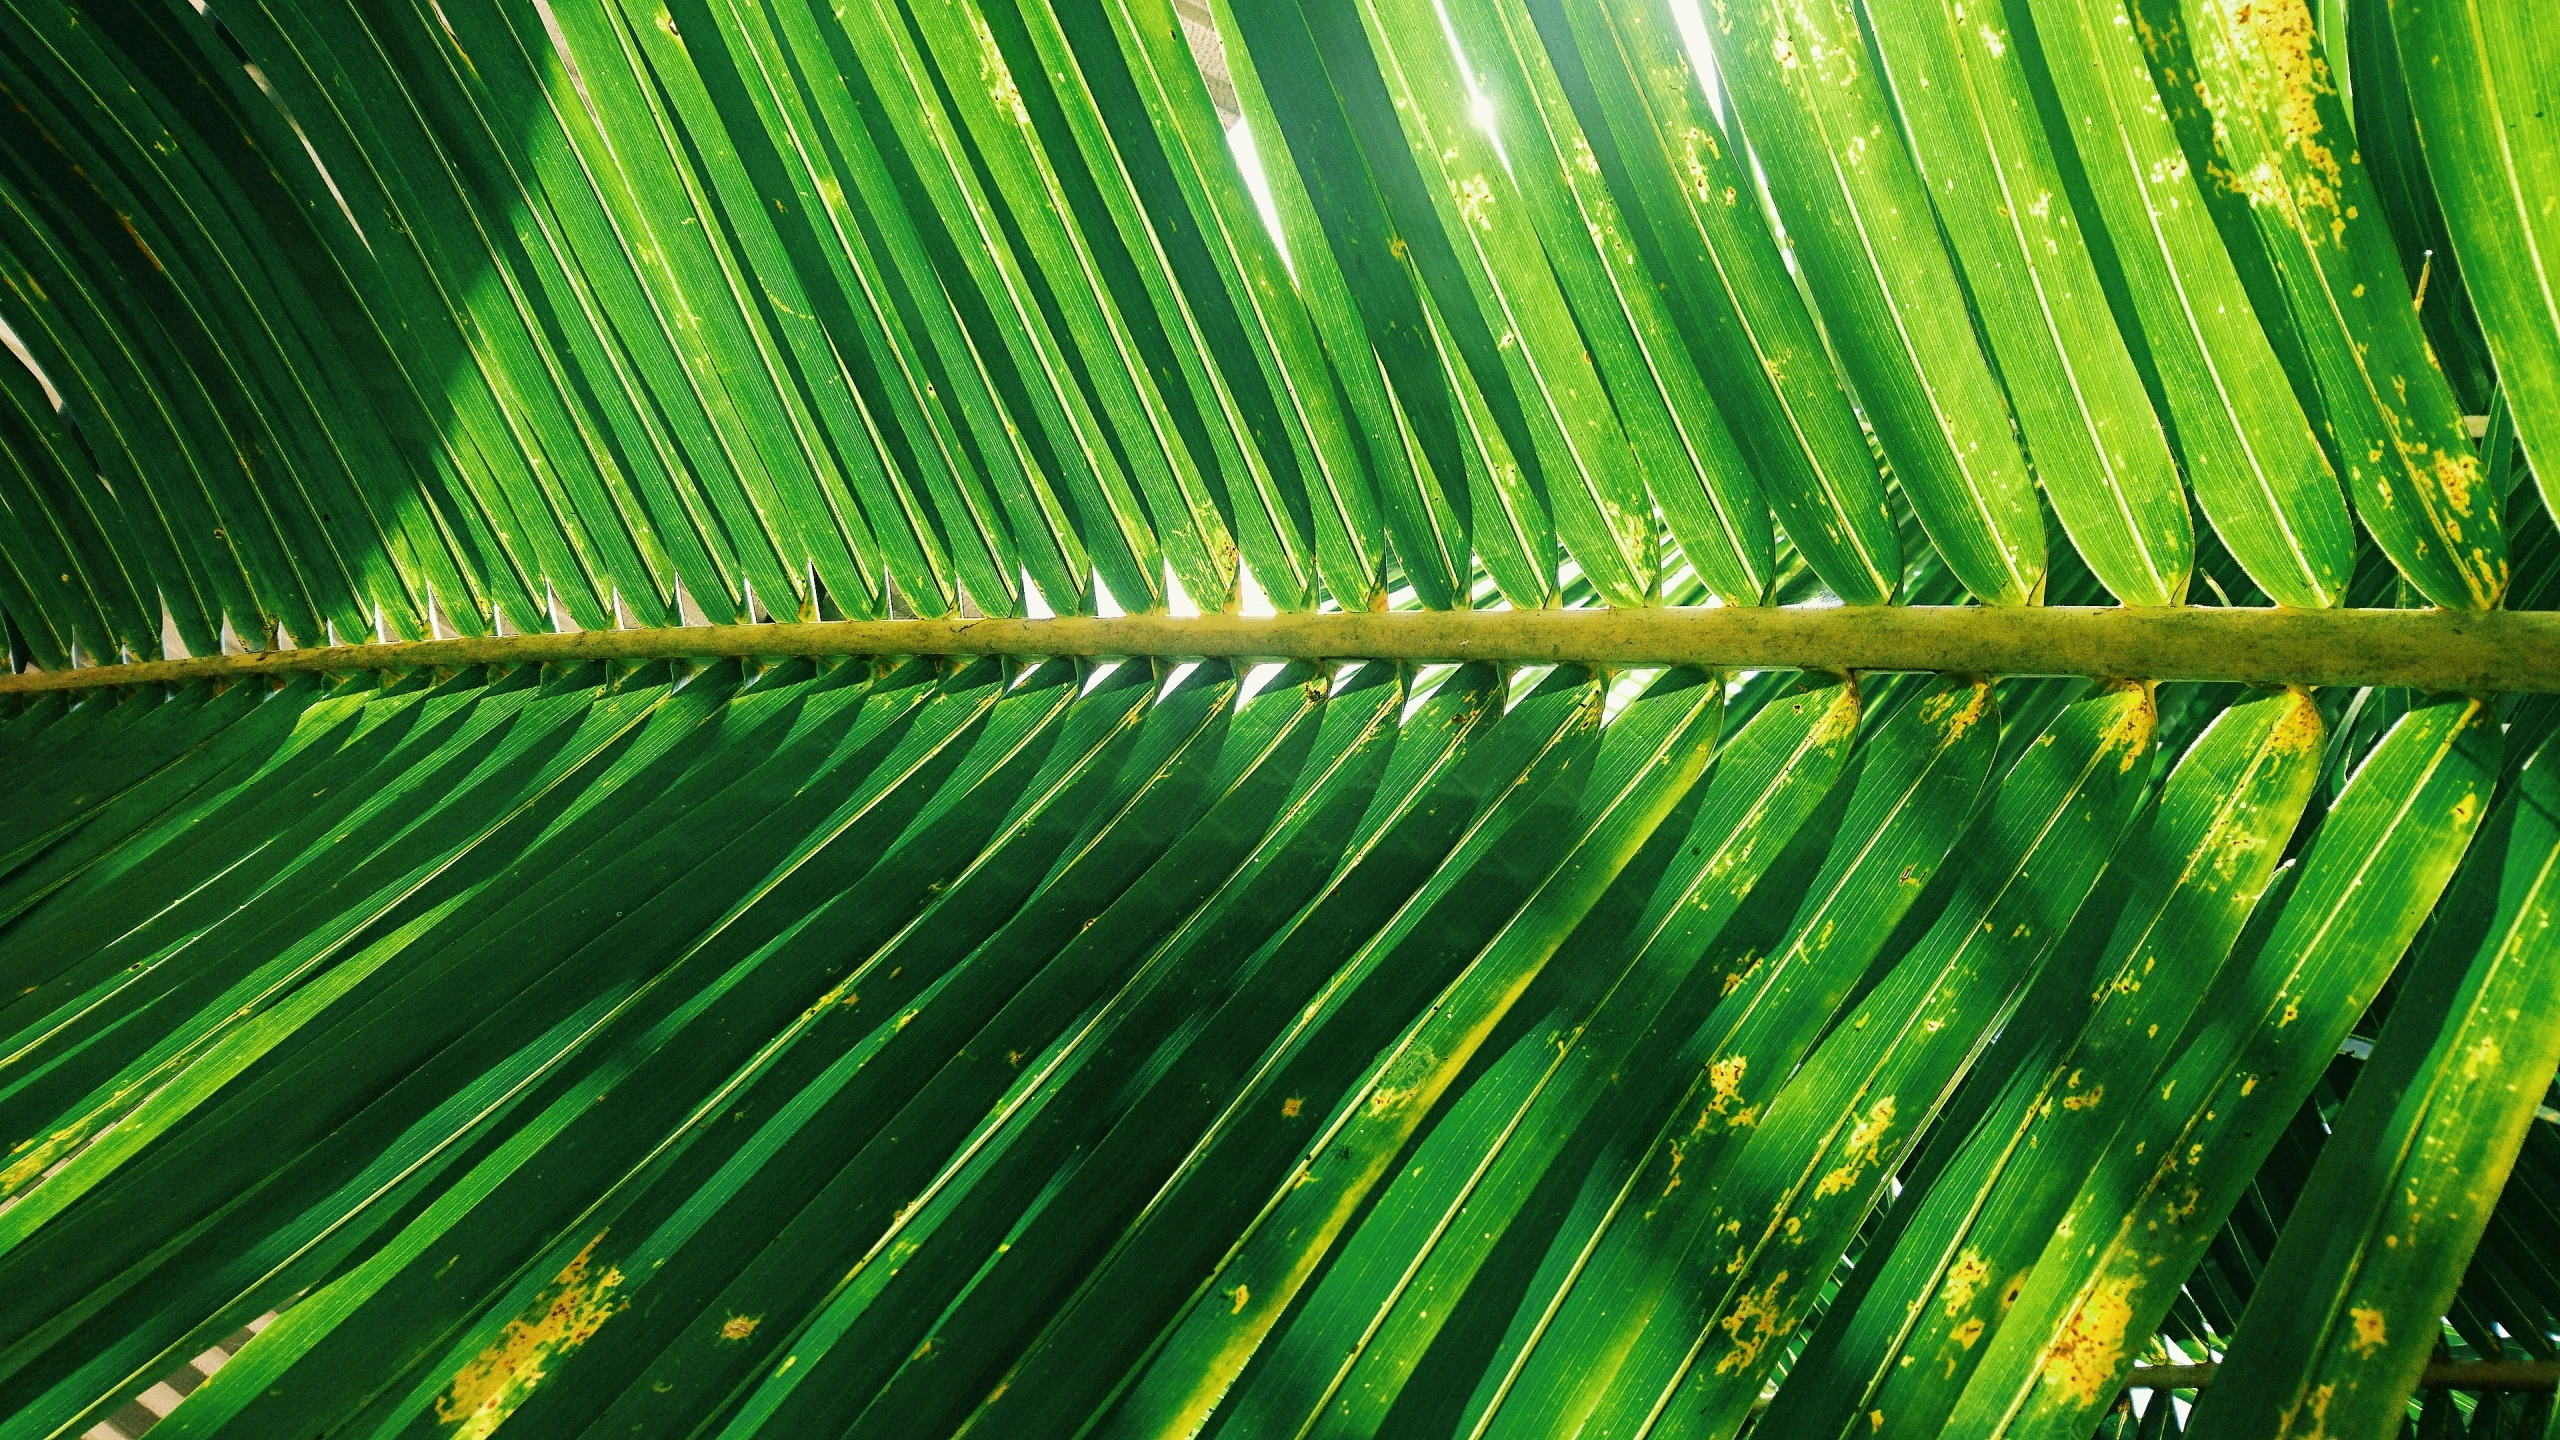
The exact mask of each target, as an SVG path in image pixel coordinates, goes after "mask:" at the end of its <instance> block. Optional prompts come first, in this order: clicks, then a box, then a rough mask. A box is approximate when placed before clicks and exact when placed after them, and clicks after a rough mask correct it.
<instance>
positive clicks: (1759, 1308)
mask: <svg viewBox="0 0 2560 1440" xmlns="http://www.w3.org/2000/svg"><path fill="white" fill-rule="evenodd" d="M1786 1283H1787V1272H1786V1271H1784V1270H1781V1271H1779V1272H1778V1273H1777V1274H1776V1275H1775V1276H1773V1277H1771V1278H1770V1281H1769V1283H1768V1284H1766V1285H1764V1286H1762V1287H1760V1288H1759V1289H1757V1290H1745V1291H1743V1292H1742V1298H1741V1299H1739V1300H1736V1301H1735V1302H1734V1303H1733V1313H1732V1314H1730V1315H1727V1316H1726V1317H1724V1319H1722V1320H1720V1321H1718V1322H1716V1323H1717V1324H1718V1325H1719V1326H1720V1327H1721V1328H1722V1329H1723V1330H1724V1333H1726V1334H1727V1335H1730V1336H1732V1337H1733V1348H1732V1349H1730V1350H1727V1351H1726V1352H1724V1358H1722V1359H1720V1360H1718V1361H1716V1373H1717V1374H1719V1375H1730V1374H1732V1373H1734V1372H1735V1371H1737V1370H1739V1371H1743V1372H1745V1373H1748V1372H1749V1371H1750V1370H1751V1369H1752V1367H1753V1366H1755V1365H1757V1364H1758V1363H1759V1361H1760V1355H1761V1352H1762V1351H1764V1350H1766V1349H1768V1348H1769V1342H1770V1341H1772V1340H1777V1339H1780V1338H1783V1337H1784V1336H1785V1335H1786V1333H1787V1332H1788V1331H1790V1330H1793V1329H1794V1328H1796V1322H1795V1321H1793V1320H1790V1319H1788V1318H1786V1314H1785V1307H1784V1306H1783V1305H1782V1304H1781V1303H1780V1302H1779V1299H1778V1292H1779V1290H1780V1289H1781V1288H1783V1287H1784V1286H1785V1285H1786Z"/></svg>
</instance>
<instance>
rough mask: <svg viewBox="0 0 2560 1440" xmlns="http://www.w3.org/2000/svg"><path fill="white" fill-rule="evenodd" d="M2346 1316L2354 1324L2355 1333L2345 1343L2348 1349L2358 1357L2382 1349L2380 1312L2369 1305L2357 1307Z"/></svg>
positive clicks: (2382, 1336)
mask: <svg viewBox="0 0 2560 1440" xmlns="http://www.w3.org/2000/svg"><path fill="white" fill-rule="evenodd" d="M2347 1316H2348V1318H2349V1319H2352V1320H2353V1321H2355V1322H2356V1333H2355V1335H2354V1337H2353V1338H2352V1339H2350V1340H2348V1341H2347V1346H2348V1348H2349V1349H2352V1350H2354V1351H2355V1352H2356V1353H2357V1354H2358V1355H2370V1354H2372V1353H2373V1352H2374V1351H2376V1350H2379V1349H2381V1348H2382V1345H2383V1341H2384V1339H2385V1336H2384V1334H2383V1327H2382V1312H2381V1311H2380V1310H2378V1309H2375V1308H2374V1307H2373V1306H2371V1305H2358V1306H2356V1307H2355V1308H2353V1309H2351V1310H2349V1311H2348V1312H2347Z"/></svg>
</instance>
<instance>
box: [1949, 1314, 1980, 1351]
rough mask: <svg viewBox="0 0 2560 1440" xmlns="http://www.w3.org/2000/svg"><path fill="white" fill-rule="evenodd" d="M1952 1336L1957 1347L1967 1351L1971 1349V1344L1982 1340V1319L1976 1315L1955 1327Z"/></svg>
mask: <svg viewBox="0 0 2560 1440" xmlns="http://www.w3.org/2000/svg"><path fill="white" fill-rule="evenodd" d="M1954 1335H1955V1342H1956V1343H1957V1344H1958V1345H1961V1346H1963V1347H1964V1348H1965V1349H1967V1350H1970V1349H1972V1348H1973V1342H1975V1341H1976V1340H1979V1339H1981V1338H1982V1317H1981V1316H1979V1315H1976V1316H1974V1317H1973V1318H1972V1319H1970V1320H1967V1321H1966V1322H1964V1323H1963V1324H1961V1325H1959V1326H1957V1327H1956V1328H1955V1331H1954Z"/></svg>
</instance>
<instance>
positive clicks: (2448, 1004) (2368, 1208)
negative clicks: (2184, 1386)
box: [2193, 744, 2560, 1436]
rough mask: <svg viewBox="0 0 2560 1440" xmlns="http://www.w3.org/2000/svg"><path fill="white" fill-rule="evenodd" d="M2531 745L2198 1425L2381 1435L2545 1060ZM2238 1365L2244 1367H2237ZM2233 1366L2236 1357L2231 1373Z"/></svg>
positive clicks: (2212, 1430) (2517, 1138)
mask: <svg viewBox="0 0 2560 1440" xmlns="http://www.w3.org/2000/svg"><path fill="white" fill-rule="evenodd" d="M2553 754H2554V751H2553V749H2552V747H2551V746H2550V745H2548V744H2545V745H2544V746H2543V748H2542V750H2541V752H2540V753H2538V754H2537V755H2535V757H2534V758H2533V759H2532V760H2530V761H2528V762H2527V763H2526V764H2525V766H2524V767H2523V769H2522V770H2521V771H2520V772H2519V773H2518V774H2517V775H2516V777H2515V780H2514V788H2513V789H2512V790H2511V791H2509V792H2508V794H2507V795H2506V797H2505V798H2504V799H2502V800H2500V801H2499V803H2498V806H2497V808H2496V809H2495V810H2494V811H2492V812H2491V814H2490V816H2489V818H2488V820H2487V821H2485V822H2484V823H2483V824H2482V826H2481V828H2480V833H2479V836H2478V837H2477V838H2476V839H2475V840H2473V842H2472V847H2471V851H2470V857H2469V859H2468V860H2466V861H2465V863H2464V865H2463V869H2462V872H2461V873H2460V874H2459V875H2457V876H2456V877H2455V880H2454V882H2453V883H2454V890H2453V893H2452V894H2451V895H2449V896H2448V897H2447V898H2446V901H2445V904H2444V907H2443V909H2442V910H2441V911H2440V912H2439V915H2438V918H2437V921H2436V925H2435V929H2434V931H2433V933H2432V934H2431V935H2430V936H2429V937H2428V940H2427V943H2426V946H2425V948H2424V949H2423V950H2422V951H2421V952H2420V953H2419V954H2418V955H2417V956H2416V957H2415V958H2414V961H2413V969H2412V973H2411V974H2410V976H2409V978H2408V979H2407V980H2406V981H2405V982H2403V985H2402V987H2401V991H2400V994H2399V996H2398V997H2396V998H2395V1000H2394V1001H2393V1003H2392V1007H2391V1014H2390V1017H2389V1019H2388V1020H2387V1021H2386V1022H2385V1024H2384V1026H2383V1030H2382V1036H2381V1039H2380V1040H2379V1041H2378V1042H2377V1043H2376V1044H2375V1046H2374V1049H2373V1056H2372V1060H2371V1062H2370V1063H2369V1064H2368V1065H2367V1066H2366V1068H2365V1074H2364V1076H2363V1077H2362V1078H2361V1079H2359V1080H2358V1082H2357V1084H2356V1088H2355V1089H2354V1091H2352V1092H2351V1102H2350V1104H2349V1105H2348V1107H2347V1109H2346V1110H2345V1111H2343V1112H2342V1113H2341V1114H2340V1116H2339V1118H2338V1121H2337V1125H2336V1132H2335V1133H2336V1135H2337V1138H2338V1143H2337V1144H2335V1145H2333V1146H2331V1147H2329V1148H2327V1149H2325V1150H2324V1151H2323V1152H2322V1154H2321V1161H2320V1165H2319V1167H2318V1168H2317V1169H2315V1170H2314V1171H2313V1172H2312V1175H2311V1179H2310V1182H2309V1192H2310V1194H2311V1195H2312V1196H2314V1197H2316V1198H2315V1199H2313V1200H2312V1201H2311V1202H2310V1203H2307V1204H2305V1205H2303V1206H2302V1207H2301V1208H2300V1209H2299V1210H2297V1211H2296V1212H2295V1215H2294V1216H2293V1218H2292V1219H2291V1220H2290V1221H2289V1222H2288V1223H2287V1225H2286V1227H2285V1231H2284V1236H2283V1238H2282V1239H2280V1240H2279V1241H2278V1242H2277V1247H2276V1251H2275V1254H2274V1256H2273V1257H2272V1258H2271V1259H2270V1261H2269V1269H2268V1272H2267V1280H2266V1285H2267V1289H2266V1293H2267V1295H2268V1296H2270V1297H2275V1296H2283V1297H2286V1299H2285V1301H2284V1303H2283V1305H2282V1306H2281V1307H2280V1308H2272V1309H2269V1310H2268V1311H2267V1313H2266V1314H2265V1315H2264V1316H2263V1317H2258V1316H2257V1311H2256V1310H2255V1309H2253V1310H2252V1312H2251V1314H2252V1316H2253V1317H2256V1323H2254V1324H2253V1325H2251V1326H2250V1328H2249V1329H2247V1330H2245V1331H2243V1332H2242V1338H2241V1339H2240V1341H2239V1342H2238V1343H2237V1344H2236V1345H2235V1346H2234V1347H2233V1350H2232V1356H2231V1360H2232V1366H2233V1371H2234V1383H2233V1384H2231V1385H2228V1386H2224V1385H2216V1386H2215V1387H2214V1388H2213V1389H2212V1390H2211V1391H2210V1392H2209V1394H2208V1396H2207V1397H2206V1399H2205V1401H2204V1403H2203V1404H2202V1405H2201V1406H2200V1407H2199V1409H2198V1412H2197V1414H2196V1416H2195V1424H2194V1427H2193V1428H2194V1430H2195V1432H2196V1433H2197V1434H2198V1435H2200V1436H2209V1435H2217V1434H2221V1435H2277V1436H2297V1435H2313V1434H2320V1433H2323V1432H2326V1433H2330V1434H2389V1433H2391V1432H2392V1431H2393V1430H2394V1429H2395V1428H2396V1427H2397V1426H2398V1424H2399V1421H2400V1417H2401V1415H2402V1413H2403V1410H2404V1407H2405V1406H2406V1405H2407V1403H2408V1400H2409V1395H2410V1392H2411V1391H2412V1390H2413V1389H2414V1388H2415V1387H2416V1384H2417V1380H2418V1376H2419V1374H2420V1373H2421V1372H2422V1371H2423V1370H2424V1368H2425V1366H2426V1361H2427V1358H2428V1356H2430V1355H2431V1354H2432V1353H2433V1351H2434V1348H2435V1341H2436V1336H2437V1333H2438V1325H2437V1317H2438V1316H2440V1315H2442V1314H2443V1313H2444V1312H2445V1310H2446V1309H2447V1308H2448V1307H2449V1306H2450V1304H2451V1303H2452V1301H2453V1298H2454V1290H2455V1288H2456V1287H2457V1286H2458V1285H2459V1284H2460V1282H2461V1280H2462V1272H2463V1270H2464V1268H2465V1267H2466V1266H2468V1265H2469V1264H2470V1262H2471V1257H2472V1255H2473V1254H2474V1253H2475V1251H2476V1249H2477V1247H2478V1245H2479V1243H2480V1238H2481V1235H2482V1233H2483V1232H2484V1231H2485V1230H2486V1229H2487V1228H2488V1224H2489V1217H2490V1212H2491V1211H2492V1209H2494V1208H2495V1206H2496V1205H2497V1201H2498V1192H2499V1191H2500V1190H2502V1189H2503V1188H2505V1186H2506V1183H2507V1177H2508V1175H2509V1173H2510V1170H2511V1169H2512V1167H2513V1166H2514V1164H2515V1161H2516V1157H2517V1152H2518V1151H2519V1150H2520V1149H2521V1148H2522V1147H2523V1144H2524V1138H2525V1130H2526V1128H2527V1127H2528V1126H2530V1125H2531V1124H2532V1123H2533V1120H2532V1118H2531V1115H2532V1112H2533V1110H2534V1109H2535V1108H2536V1107H2537V1106H2538V1105H2539V1104H2540V1103H2541V1101H2542V1099H2543V1094H2544V1091H2545V1090H2546V1089H2547V1088H2548V1087H2549V1085H2550V1083H2551V1070H2552V1067H2553V1065H2554V1064H2555V1063H2560V1027H2555V1026H2553V1025H2551V1024H2550V1023H2548V1021H2549V1017H2550V1015H2551V1013H2552V1007H2553V1005H2554V1003H2555V1000H2554V997H2553V991H2554V988H2555V986H2560V953H2555V950H2554V940H2555V938H2560V937H2555V932H2554V928H2553V925H2552V910H2553V907H2554V905H2555V903H2560V891H2556V890H2555V884H2554V882H2555V878H2560V877H2556V876H2555V872H2560V803H2555V802H2560V794H2555V791H2554V788H2553V786H2552V783H2551V776H2550V774H2549V773H2548V771H2547V769H2546V767H2547V766H2548V765H2549V764H2550V762H2551V758H2552V756H2553ZM2252 1362H2254V1363H2252ZM2243 1367H2246V1368H2243Z"/></svg>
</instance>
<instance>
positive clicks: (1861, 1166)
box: [1813, 1095, 1893, 1197]
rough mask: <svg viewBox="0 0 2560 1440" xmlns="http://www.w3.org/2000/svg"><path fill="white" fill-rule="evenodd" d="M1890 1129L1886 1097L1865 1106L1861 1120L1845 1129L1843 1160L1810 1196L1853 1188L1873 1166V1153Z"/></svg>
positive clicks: (1890, 1112) (1889, 1101)
mask: <svg viewBox="0 0 2560 1440" xmlns="http://www.w3.org/2000/svg"><path fill="white" fill-rule="evenodd" d="M1892 1128H1893V1097H1892V1096H1890V1095H1887V1096H1886V1097H1884V1098H1883V1099H1881V1100H1878V1101H1877V1102H1876V1103H1874V1104H1873V1105H1870V1106H1868V1107H1867V1113H1866V1116H1865V1118H1863V1119H1861V1120H1860V1121H1858V1123H1857V1124H1855V1125H1852V1126H1850V1127H1849V1143H1848V1144H1847V1145H1846V1146H1844V1147H1843V1148H1844V1149H1845V1150H1846V1151H1847V1158H1846V1159H1844V1160H1842V1161H1841V1162H1840V1164H1839V1165H1838V1166H1837V1167H1835V1168H1834V1169H1832V1170H1831V1171H1830V1173H1828V1174H1826V1175H1824V1176H1823V1177H1822V1179H1821V1180H1820V1181H1819V1182H1817V1183H1816V1184H1815V1185H1814V1187H1813V1193H1814V1195H1815V1196H1816V1197H1821V1196H1826V1195H1837V1194H1839V1193H1840V1192H1841V1191H1843V1190H1846V1189H1849V1188H1850V1187H1851V1186H1854V1185H1856V1184H1857V1183H1858V1177H1859V1176H1861V1175H1863V1174H1865V1173H1866V1168H1867V1167H1868V1166H1870V1165H1873V1164H1874V1163H1876V1152H1877V1150H1878V1148H1879V1147H1881V1146H1882V1145H1883V1144H1884V1137H1885V1132H1886V1131H1888V1130H1891V1129H1892Z"/></svg>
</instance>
